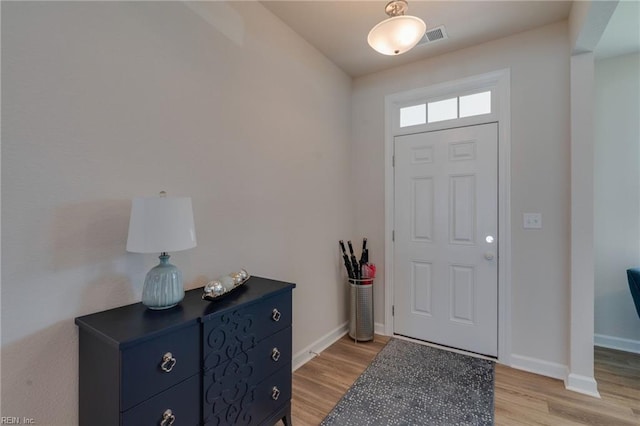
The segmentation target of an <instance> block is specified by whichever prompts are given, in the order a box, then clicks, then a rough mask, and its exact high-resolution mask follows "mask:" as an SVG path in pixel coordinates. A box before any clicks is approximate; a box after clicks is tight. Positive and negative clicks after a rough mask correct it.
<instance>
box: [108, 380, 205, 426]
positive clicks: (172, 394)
mask: <svg viewBox="0 0 640 426" xmlns="http://www.w3.org/2000/svg"><path fill="white" fill-rule="evenodd" d="M167 410H171V415H172V416H174V417H175V419H174V422H173V424H174V425H180V426H196V425H199V424H200V376H199V375H195V376H193V377H191V378H190V379H187V380H185V381H184V382H182V383H180V384H177V385H176V386H174V387H172V388H170V389H168V390H166V391H164V392H162V393H160V394H158V395H156V396H154V397H153V398H151V399H149V400H147V401H145V402H143V403H142V404H140V405H137V406H135V407H133V408H132V409H130V410H128V411H126V412H124V413H122V418H121V422H120V423H121V425H122V426H147V425H149V426H159V425H163V426H164V425H169V424H171V421H170V419H169V418H167V420H166V421H165V423H164V424H163V423H162V421H163V414H165V413H167V416H168V415H169V413H168V412H167Z"/></svg>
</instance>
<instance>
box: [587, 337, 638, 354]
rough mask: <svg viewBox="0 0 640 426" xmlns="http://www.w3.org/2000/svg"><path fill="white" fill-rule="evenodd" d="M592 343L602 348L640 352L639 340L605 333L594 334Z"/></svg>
mask: <svg viewBox="0 0 640 426" xmlns="http://www.w3.org/2000/svg"><path fill="white" fill-rule="evenodd" d="M593 343H594V344H595V345H596V346H600V347H603V348H609V349H616V350H619V351H625V352H632V353H634V354H640V341H638V340H632V339H624V338H622V337H614V336H607V335H606V334H594V335H593Z"/></svg>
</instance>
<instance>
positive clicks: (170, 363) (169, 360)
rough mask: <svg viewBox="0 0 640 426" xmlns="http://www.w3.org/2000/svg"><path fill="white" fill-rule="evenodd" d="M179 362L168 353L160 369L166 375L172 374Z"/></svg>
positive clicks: (163, 357)
mask: <svg viewBox="0 0 640 426" xmlns="http://www.w3.org/2000/svg"><path fill="white" fill-rule="evenodd" d="M177 362H178V361H176V359H175V358H174V357H173V355H171V352H167V353H166V354H164V355H163V356H162V363H161V364H160V368H161V369H162V371H164V372H165V373H169V372H171V370H173V367H174V366H175V365H176V363H177ZM169 424H171V423H169Z"/></svg>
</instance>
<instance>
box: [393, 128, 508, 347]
mask: <svg viewBox="0 0 640 426" xmlns="http://www.w3.org/2000/svg"><path fill="white" fill-rule="evenodd" d="M497 130H498V125H497V123H490V124H482V125H476V126H470V127H460V128H455V129H448V130H441V131H434V132H426V133H418V134H414V135H407V136H397V137H396V138H395V140H394V156H395V166H394V196H395V201H394V230H395V237H394V259H393V274H394V275H393V277H394V295H393V297H394V312H395V313H394V333H395V334H400V335H404V336H408V337H413V338H416V339H421V340H426V341H430V342H434V343H438V344H441V345H446V346H451V347H454V348H459V349H464V350H467V351H471V352H477V353H480V354H485V355H490V356H497V354H498V235H497V232H498V195H497V194H498V166H497V162H498V132H497Z"/></svg>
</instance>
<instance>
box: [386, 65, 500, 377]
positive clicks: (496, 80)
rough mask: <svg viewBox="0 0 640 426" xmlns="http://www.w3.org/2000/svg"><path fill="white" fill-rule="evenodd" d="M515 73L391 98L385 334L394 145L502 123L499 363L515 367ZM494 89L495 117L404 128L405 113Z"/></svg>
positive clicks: (390, 326) (389, 329) (390, 285)
mask: <svg viewBox="0 0 640 426" xmlns="http://www.w3.org/2000/svg"><path fill="white" fill-rule="evenodd" d="M510 87H511V70H510V69H508V68H507V69H502V70H498V71H494V72H490V73H486V74H481V75H475V76H470V77H467V78H463V79H459V80H454V81H449V82H444V83H440V84H435V85H431V86H428V87H424V88H419V89H413V90H408V91H405V92H400V93H394V94H391V95H387V96H385V138H384V139H385V141H384V144H385V148H384V157H385V158H384V164H385V191H384V202H385V238H384V239H385V244H384V245H385V249H384V252H385V265H384V266H385V273H384V278H385V286H384V300H385V303H384V304H385V315H384V317H385V325H384V331H385V334H387V335H389V336H391V335H393V331H394V323H393V315H392V309H393V294H394V291H393V290H394V277H393V261H394V244H393V240H392V234H393V230H394V168H393V155H394V139H395V137H396V136H401V135H407V134H412V133H423V132H430V131H435V130H443V129H448V128H454V127H462V126H471V125H476V124H485V123H490V122H497V123H498V330H497V332H498V361H499V362H501V363H503V364H507V365H509V364H510V361H511V359H510V358H511V204H510V187H511V184H510V183H511V175H510V170H511V167H510V157H511V155H510V152H511V151H510V146H511V102H510V99H511V94H510ZM482 89H491V90H492V93H493V96H492V97H491V98H492V99H491V104H492V105H491V110H492V112H491V114H486V115H481V116H475V117H467V118H462V119H456V120H449V121H444V122H438V123H432V124H423V125H418V126H411V127H405V128H400V123H399V116H400V114H399V110H400V108H402V107H405V106H409V105H415V104H416V103H422V102H426V101H433V100H437V99H438V98H442V99H446V98H448V97H453V96H460V95H461V94H462V95H464V94H465V93H467V92H476V91H480V90H482Z"/></svg>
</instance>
